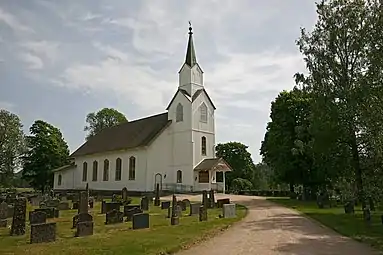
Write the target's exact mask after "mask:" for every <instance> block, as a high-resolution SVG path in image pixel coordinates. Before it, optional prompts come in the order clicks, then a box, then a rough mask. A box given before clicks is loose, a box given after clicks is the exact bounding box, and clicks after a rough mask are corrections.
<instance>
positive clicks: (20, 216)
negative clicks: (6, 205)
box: [11, 197, 27, 236]
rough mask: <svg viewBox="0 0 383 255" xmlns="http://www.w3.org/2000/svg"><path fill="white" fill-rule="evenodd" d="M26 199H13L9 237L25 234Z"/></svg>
mask: <svg viewBox="0 0 383 255" xmlns="http://www.w3.org/2000/svg"><path fill="white" fill-rule="evenodd" d="M26 210H27V199H26V198H25V197H21V198H16V199H15V207H14V214H13V219H12V227H11V236H18V235H24V234H25V218H26Z"/></svg>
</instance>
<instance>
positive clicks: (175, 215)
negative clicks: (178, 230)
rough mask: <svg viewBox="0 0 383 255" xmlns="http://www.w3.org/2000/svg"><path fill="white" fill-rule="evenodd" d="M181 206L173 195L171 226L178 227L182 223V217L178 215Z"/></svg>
mask: <svg viewBox="0 0 383 255" xmlns="http://www.w3.org/2000/svg"><path fill="white" fill-rule="evenodd" d="M178 209H180V208H179V206H178V205H177V198H176V196H175V195H174V194H173V198H172V216H171V218H170V224H171V225H178V224H179V223H180V215H179V214H178V213H179V212H178Z"/></svg>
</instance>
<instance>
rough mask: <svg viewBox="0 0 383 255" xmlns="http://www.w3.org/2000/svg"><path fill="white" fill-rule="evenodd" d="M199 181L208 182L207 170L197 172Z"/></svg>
mask: <svg viewBox="0 0 383 255" xmlns="http://www.w3.org/2000/svg"><path fill="white" fill-rule="evenodd" d="M198 179H199V183H209V172H208V171H200V172H199V173H198Z"/></svg>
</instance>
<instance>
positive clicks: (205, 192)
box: [202, 190, 209, 209]
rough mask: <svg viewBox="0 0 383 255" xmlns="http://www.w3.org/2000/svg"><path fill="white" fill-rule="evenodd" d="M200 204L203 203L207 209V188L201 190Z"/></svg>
mask: <svg viewBox="0 0 383 255" xmlns="http://www.w3.org/2000/svg"><path fill="white" fill-rule="evenodd" d="M202 205H203V207H205V208H206V209H207V208H208V206H209V201H208V198H207V190H203V191H202Z"/></svg>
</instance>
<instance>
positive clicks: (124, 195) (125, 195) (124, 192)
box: [121, 187, 128, 201]
mask: <svg viewBox="0 0 383 255" xmlns="http://www.w3.org/2000/svg"><path fill="white" fill-rule="evenodd" d="M121 197H122V201H127V200H128V189H127V188H126V187H124V188H123V189H122V191H121Z"/></svg>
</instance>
